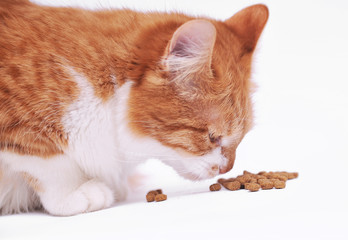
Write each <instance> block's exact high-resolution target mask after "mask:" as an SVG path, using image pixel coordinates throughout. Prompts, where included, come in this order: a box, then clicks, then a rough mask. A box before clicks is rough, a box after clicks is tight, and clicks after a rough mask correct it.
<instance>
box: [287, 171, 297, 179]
mask: <svg viewBox="0 0 348 240" xmlns="http://www.w3.org/2000/svg"><path fill="white" fill-rule="evenodd" d="M297 177H298V173H297V172H293V173H288V179H289V180H290V179H294V178H297Z"/></svg>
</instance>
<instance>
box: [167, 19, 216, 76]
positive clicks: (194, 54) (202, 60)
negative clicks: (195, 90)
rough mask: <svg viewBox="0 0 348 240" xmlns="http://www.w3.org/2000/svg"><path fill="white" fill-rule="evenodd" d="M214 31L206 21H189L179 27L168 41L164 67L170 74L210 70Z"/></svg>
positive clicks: (214, 37)
mask: <svg viewBox="0 0 348 240" xmlns="http://www.w3.org/2000/svg"><path fill="white" fill-rule="evenodd" d="M215 39H216V29H215V27H214V25H213V24H212V23H210V22H209V21H206V20H191V21H188V22H186V23H184V24H183V25H182V26H180V27H179V28H178V29H177V30H176V31H175V32H174V34H173V36H172V39H171V40H170V42H169V44H168V46H167V51H166V55H165V56H164V59H165V65H166V67H167V68H168V70H169V71H170V72H186V70H190V71H192V72H199V71H202V70H203V69H205V68H206V67H209V68H210V64H211V57H212V53H213V48H214V44H215Z"/></svg>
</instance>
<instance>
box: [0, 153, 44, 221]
mask: <svg viewBox="0 0 348 240" xmlns="http://www.w3.org/2000/svg"><path fill="white" fill-rule="evenodd" d="M40 206H41V204H40V200H39V197H38V195H37V194H36V193H35V191H34V190H33V189H32V188H31V187H30V186H29V185H28V184H27V182H26V181H25V179H23V176H22V175H21V174H18V173H16V172H13V171H11V170H10V169H8V168H7V167H6V166H4V165H3V164H2V162H1V159H0V215H5V214H11V213H20V212H28V211H31V210H34V209H37V208H39V207H40Z"/></svg>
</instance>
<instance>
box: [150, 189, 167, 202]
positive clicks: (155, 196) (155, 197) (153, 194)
mask: <svg viewBox="0 0 348 240" xmlns="http://www.w3.org/2000/svg"><path fill="white" fill-rule="evenodd" d="M165 200H167V195H165V194H163V192H162V189H157V190H152V191H150V192H148V193H147V194H146V201H148V202H153V201H156V202H161V201H165Z"/></svg>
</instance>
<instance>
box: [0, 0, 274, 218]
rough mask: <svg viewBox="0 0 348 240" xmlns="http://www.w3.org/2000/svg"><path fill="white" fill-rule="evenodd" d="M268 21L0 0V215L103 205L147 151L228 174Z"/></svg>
mask: <svg viewBox="0 0 348 240" xmlns="http://www.w3.org/2000/svg"><path fill="white" fill-rule="evenodd" d="M267 19H268V9H267V7H266V6H265V5H262V4H257V5H253V6H250V7H247V8H245V9H243V10H241V11H239V12H238V13H236V14H234V15H233V16H232V17H231V18H229V19H227V20H226V21H218V20H213V19H208V18H204V17H202V18H194V17H190V16H187V15H184V14H180V13H158V12H152V13H141V12H136V11H131V10H127V9H122V10H104V11H89V10H83V9H75V8H55V7H47V6H40V5H36V4H34V3H31V2H29V1H26V0H15V1H10V0H0V213H1V214H3V215H5V214H12V213H19V212H26V211H32V210H34V209H38V208H41V209H43V210H44V211H46V212H47V213H49V214H52V215H57V216H69V215H75V214H80V213H85V212H91V211H96V210H100V209H104V208H108V207H110V206H112V204H114V203H115V202H116V201H121V200H123V199H125V197H126V195H127V178H128V176H129V175H130V174H131V173H132V171H133V169H134V168H135V167H136V166H137V165H138V164H139V163H142V162H144V161H145V160H146V159H148V158H157V159H159V160H161V161H163V162H164V163H166V164H168V165H169V166H171V167H173V168H174V169H175V170H176V171H177V172H178V174H179V175H181V176H183V177H185V178H188V179H191V180H201V179H207V178H212V177H215V176H217V175H218V174H223V173H226V172H228V171H229V170H231V168H232V167H233V164H234V160H235V152H236V148H237V146H238V145H239V143H240V142H241V140H242V138H243V137H244V135H245V134H246V133H247V132H248V131H249V130H250V128H251V127H252V123H253V112H252V101H251V94H252V91H253V83H252V81H251V80H250V72H251V65H252V56H253V52H254V49H255V47H256V44H257V41H258V39H259V37H260V35H261V33H262V31H263V28H264V26H265V24H266V22H267Z"/></svg>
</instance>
